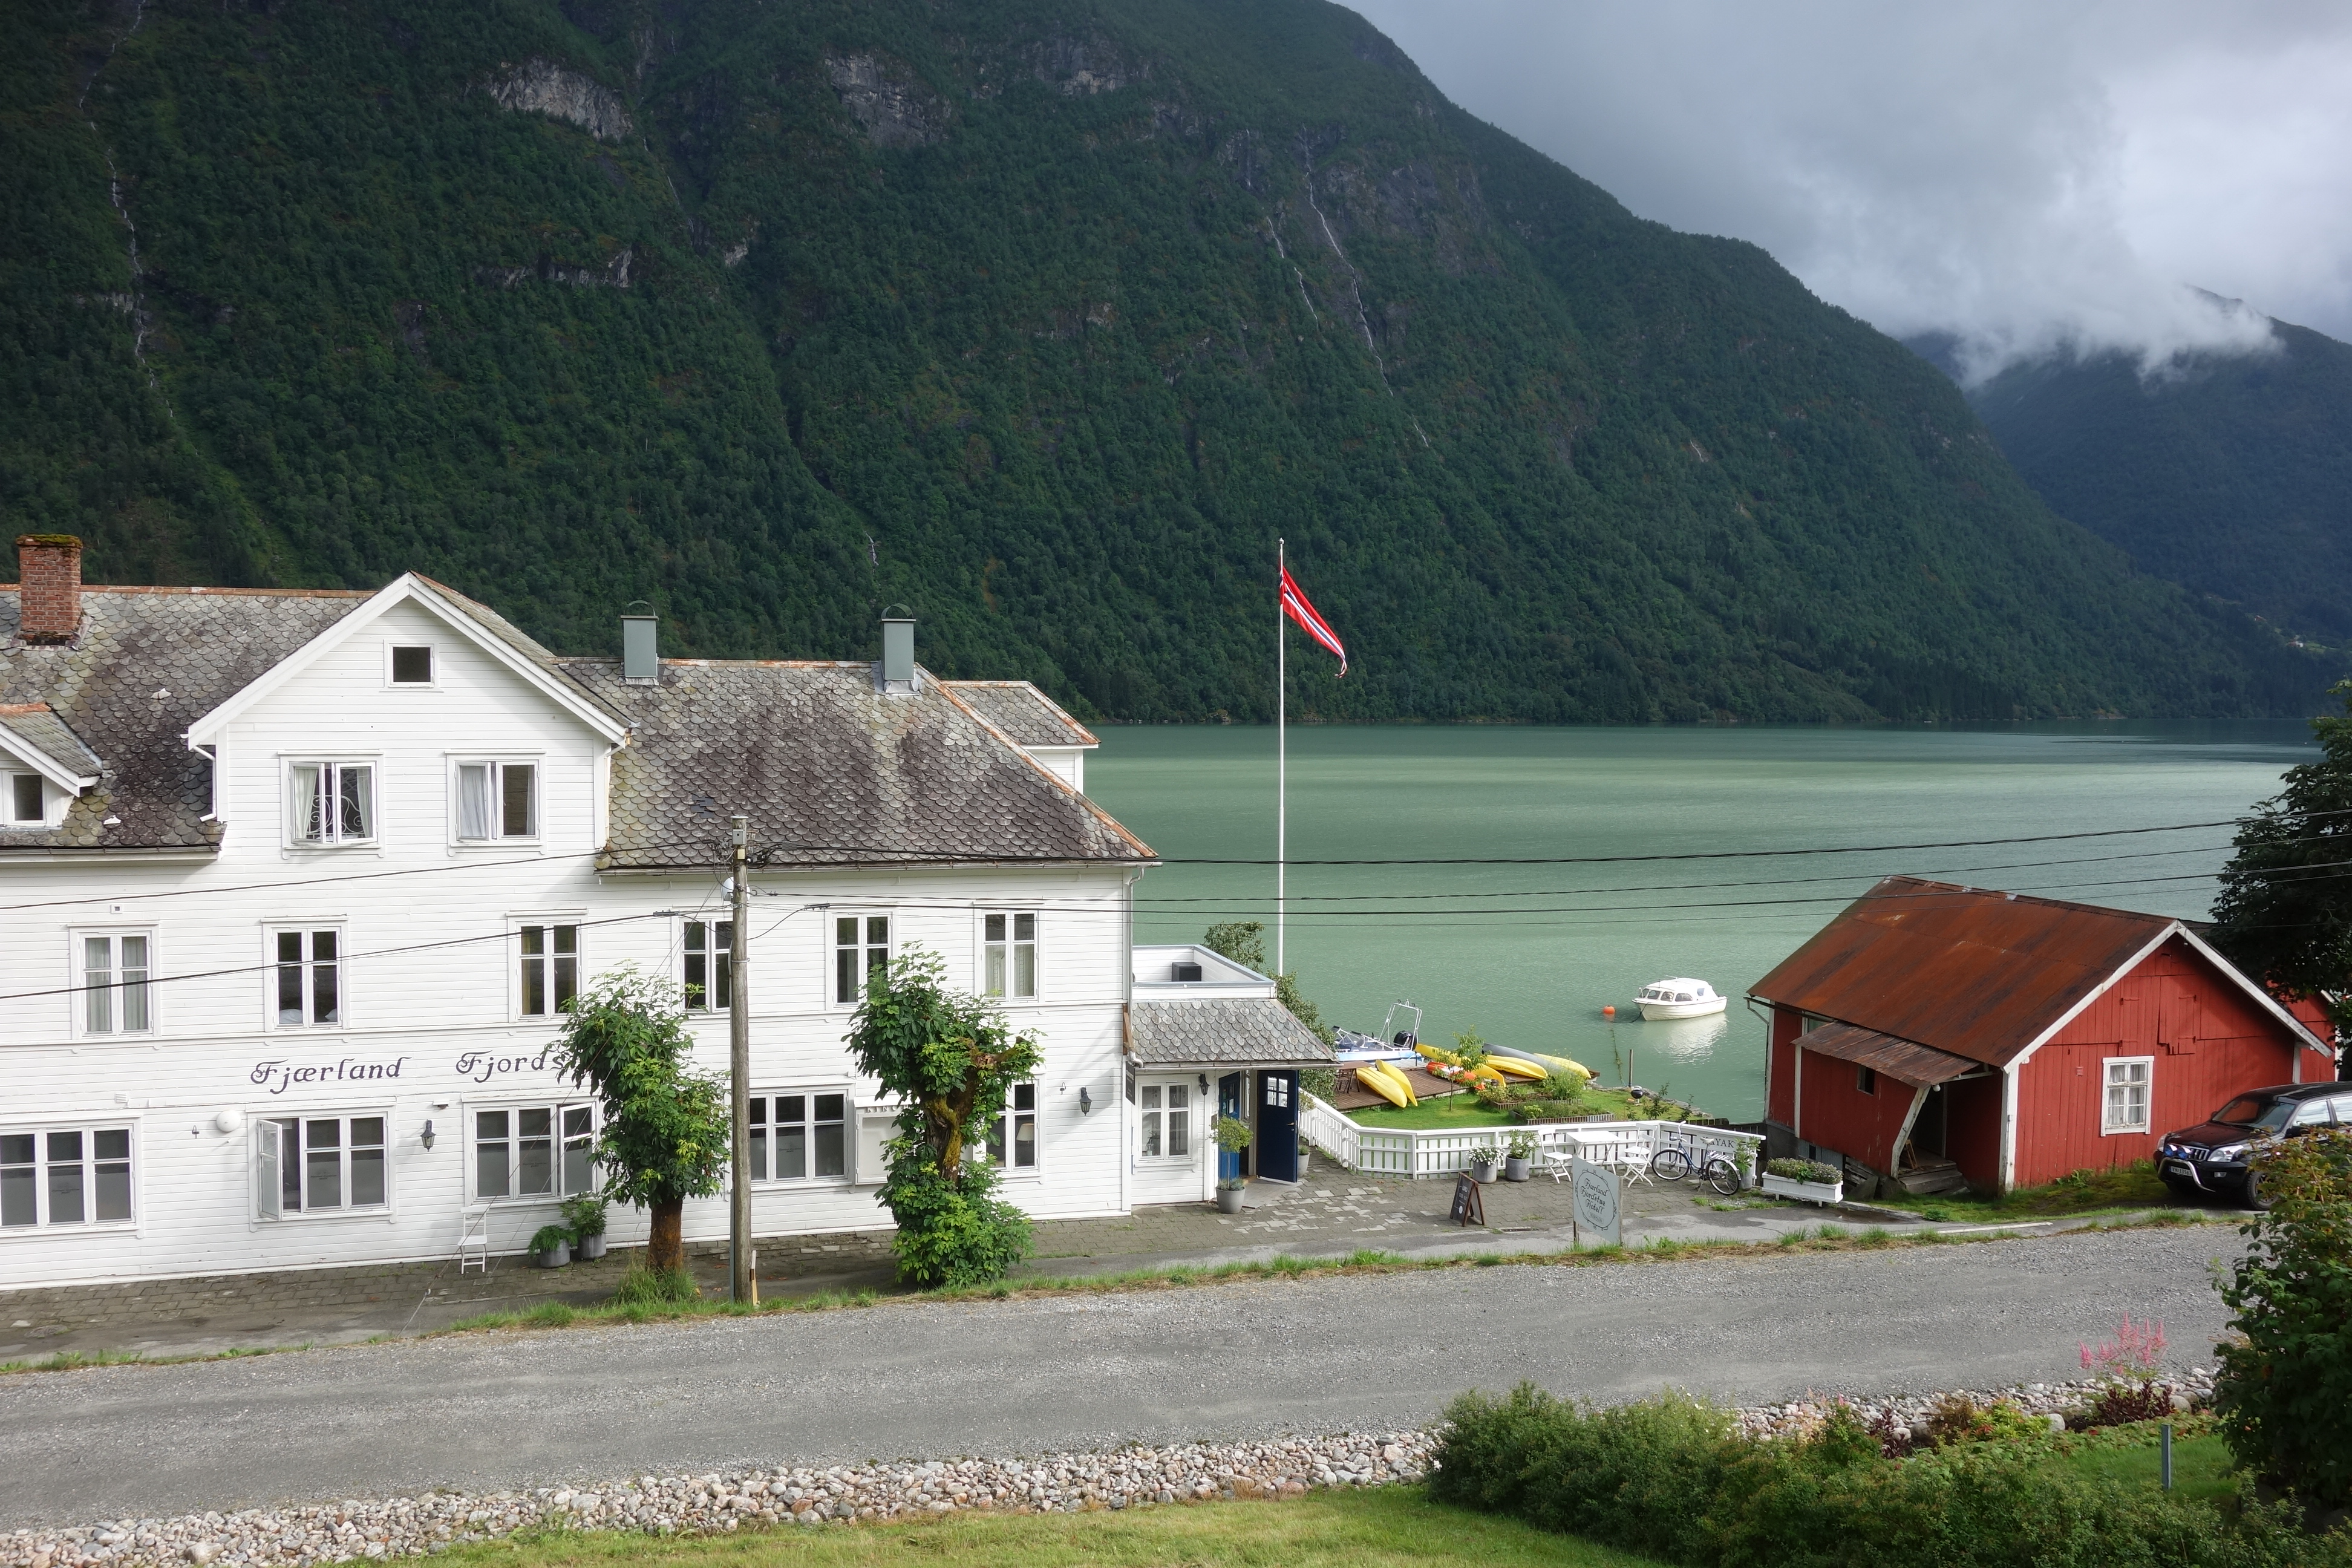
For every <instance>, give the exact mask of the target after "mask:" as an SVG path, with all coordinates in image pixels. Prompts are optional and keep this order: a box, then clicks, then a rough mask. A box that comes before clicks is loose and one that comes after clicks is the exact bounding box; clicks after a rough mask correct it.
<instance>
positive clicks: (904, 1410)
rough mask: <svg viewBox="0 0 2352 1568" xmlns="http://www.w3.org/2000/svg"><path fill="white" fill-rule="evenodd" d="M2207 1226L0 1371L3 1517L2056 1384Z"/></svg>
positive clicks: (2167, 1298)
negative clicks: (1527, 1391)
mask: <svg viewBox="0 0 2352 1568" xmlns="http://www.w3.org/2000/svg"><path fill="white" fill-rule="evenodd" d="M2239 1245H2240V1244H2239V1239H2238V1237H2237V1236H2236V1235H2235V1234H2234V1233H2233V1232H2231V1231H2230V1230H2227V1229H2224V1228H2222V1227H2221V1226H2198V1227H2195V1228H2192V1229H2185V1230H2140V1231H2126V1232H2117V1233H2082V1232H2076V1233H2070V1234H2066V1235H2061V1236H2056V1237H2042V1238H2036V1239H2030V1240H2011V1241H2001V1242H1994V1243H1987V1244H1981V1245H1969V1246H1953V1247H1937V1248H1927V1247H1916V1248H1912V1247H1906V1248H1900V1249H1895V1250H1889V1251H1885V1252H1844V1253H1797V1254H1771V1255H1768V1256H1744V1257H1739V1258H1719V1259H1708V1260H1705V1261H1686V1262H1678V1263H1672V1264H1662V1265H1654V1266H1636V1265H1622V1266H1610V1267H1599V1268H1572V1269H1571V1268H1540V1267H1517V1266H1507V1267H1499V1268H1465V1269H1447V1270H1443V1271H1436V1272H1427V1273H1401V1274H1389V1275H1370V1276H1360V1277H1354V1278H1334V1277H1328V1276H1327V1277H1323V1278H1310V1279H1303V1280H1263V1281H1252V1282H1247V1283H1241V1284H1234V1285H1222V1286H1213V1287H1202V1288H1194V1289H1179V1290H1164V1291H1136V1292H1122V1293H1107V1294H1102V1295H1087V1296H1070V1297H1060V1298H1048V1299H1040V1300H1025V1301H1024V1300H1013V1301H1003V1302H987V1303H981V1304H973V1305H963V1306H944V1305H937V1304H916V1303H907V1302H898V1303H886V1304H884V1305H880V1306H877V1307H874V1308H871V1309H868V1310H843V1311H832V1312H822V1313H807V1314H795V1315H790V1316H780V1317H774V1318H763V1319H749V1320H742V1319H721V1320H717V1321H698V1322H693V1323H685V1324H667V1325H649V1326H646V1327H639V1328H630V1327H625V1326H622V1327H614V1328H599V1329H589V1330H581V1329H574V1330H568V1331H546V1332H534V1333H499V1334H472V1335H460V1336H452V1337H449V1338H445V1339H436V1340H422V1341H405V1342H392V1343H384V1344H375V1345H360V1346H352V1347H348V1348H341V1349H334V1350H320V1351H311V1352H296V1353H291V1354H286V1355H275V1356H266V1357H259V1358H255V1359H249V1360H238V1361H220V1362H204V1363H190V1364H186V1365H181V1366H162V1367H139V1366H119V1367H101V1368H92V1369H89V1370H86V1371H79V1372H68V1373H30V1374H24V1375H18V1376H14V1377H6V1378H0V1528H5V1529H14V1528H19V1527H22V1526H26V1525H31V1524H37V1523H59V1522H68V1521H73V1522H79V1521H88V1520H92V1519H102V1518H112V1517H116V1516H121V1515H144V1516H151V1517H152V1516H163V1515H170V1514H175V1513H181V1512H187V1511H192V1510H203V1509H222V1510H227V1509H234V1508H246V1507H252V1506H255V1505H257V1504H263V1503H272V1502H278V1501H284V1500H322V1499H334V1498H342V1497H366V1496H377V1495H382V1494H384V1493H387V1492H403V1493H413V1492H418V1491H423V1490H426V1489H431V1488H433V1487H436V1486H445V1485H446V1486H453V1487H460V1488H464V1489H468V1490H474V1491H480V1490H484V1489H496V1488H502V1487H517V1486H537V1485H547V1484H551V1483H553V1482H556V1481H579V1480H595V1479H616V1478H619V1477H624V1476H629V1475H635V1474H642V1473H645V1472H646V1471H650V1470H659V1471H663V1472H665V1473H676V1472H677V1471H679V1470H681V1469H685V1470H696V1469H705V1468H721V1467H725V1466H729V1465H733V1464H738V1463H758V1464H774V1463H777V1462H793V1463H801V1462H811V1461H813V1462H815V1463H818V1464H834V1463H844V1462H852V1461H857V1460H864V1459H869V1458H901V1457H912V1458H943V1457H952V1456H959V1455H990V1456H1011V1455H1019V1454H1028V1453H1035V1452H1038V1451H1041V1450H1045V1449H1055V1448H1078V1447H1098V1446H1109V1445H1114V1444H1118V1443H1121V1442H1127V1441H1145V1442H1154V1443H1164V1442H1170V1441H1175V1440H1180V1439H1183V1438H1190V1437H1203V1438H1226V1439H1230V1438H1242V1437H1255V1436H1271V1435H1275V1434H1279V1433H1285V1432H1306V1433H1317V1432H1330V1431H1339V1430H1357V1431H1370V1430H1381V1429H1389V1428H1395V1427H1403V1426H1419V1425H1422V1424H1424V1423H1426V1422H1428V1421H1430V1420H1432V1419H1433V1418H1434V1417H1435V1416H1436V1415H1437V1414H1438V1412H1439V1411H1440V1410H1441V1409H1442V1408H1443V1407H1444V1404H1445V1402H1446V1401H1447V1400H1448V1399H1449V1398H1451V1397H1452V1396H1453V1395H1454V1394H1457V1393H1460V1392H1461V1391H1462V1390H1464V1389H1465V1388H1473V1387H1484V1388H1494V1389H1499V1388H1504V1387H1507V1386H1508V1385H1510V1384H1514V1383H1517V1382H1518V1381H1519V1380H1521V1379H1528V1380H1532V1381H1534V1382H1536V1383H1538V1384H1542V1385H1543V1386H1545V1387H1548V1388H1550V1389H1552V1390H1554V1391H1555V1392H1559V1393H1573V1394H1585V1395H1589V1396H1591V1397H1592V1398H1594V1399H1598V1400H1604V1401H1608V1400H1619V1399H1629V1398H1637V1397H1639V1396H1641V1395H1643V1394H1649V1393H1652V1392H1654V1390H1656V1389H1657V1388H1658V1387H1659V1386H1660V1385H1661V1384H1676V1385H1679V1386H1681V1387H1684V1388H1687V1389H1690V1390H1691V1391H1693V1392H1695V1393H1700V1394H1709V1395H1713V1396H1716V1397H1717V1398H1721V1399H1724V1400H1727V1401H1733V1402H1738V1403H1741V1404H1756V1403H1759V1402H1763V1401H1768V1400H1778V1399H1783V1398H1787V1397H1790V1396H1792V1395H1795V1394H1801V1393H1803V1392H1805V1391H1806V1390H1808V1389H1811V1390H1817V1391H1820V1392H1823V1393H1834V1392H1851V1393H1856V1394H1878V1393H1886V1394H1893V1393H1901V1392H1906V1391H1920V1390H1926V1389H1932V1388H1938V1387H1950V1386H1955V1385H1966V1386H1973V1387H1986V1386H1990V1385H1997V1384H2010V1383H2018V1382H2031V1381H2036V1380H2055V1379H2061V1378H2067V1377H2072V1376H2075V1375H2078V1374H2079V1368H2078V1366H2077V1363H2076V1355H2075V1344H2076V1342H2077V1341H2079V1340H2082V1339H2085V1338H2091V1337H2095V1336H2096V1335H2098V1334H2100V1333H2101V1332H2103V1331H2107V1330H2110V1329H2112V1328H2113V1326H2114V1324H2115V1322H2116V1319H2117V1318H2118V1317H2120V1316H2121V1315H2122V1314H2123V1313H2124V1312H2126V1310H2128V1311H2129V1312H2131V1313H2132V1315H2133V1316H2134V1317H2136V1318H2137V1317H2139V1316H2141V1315H2143V1314H2153V1315H2155V1316H2157V1317H2159V1318H2161V1319H2162V1320H2164V1322H2165V1325H2166V1328H2167V1330H2168V1332H2169V1334H2170V1335H2171V1340H2172V1345H2173V1350H2174V1355H2175V1357H2176V1359H2178V1360H2179V1361H2180V1362H2182V1363H2184V1364H2188V1363H2197V1362H2199V1361H2200V1360H2204V1359H2207V1358H2208V1357H2209V1356H2210V1344H2211V1342H2212V1340H2213V1338H2214V1337H2215V1335H2216V1334H2218V1333H2219V1331H2221V1327H2222V1324H2223V1321H2224V1317H2225V1314H2224V1312H2223V1310H2222V1309H2221V1303H2220V1301H2219V1300H2218V1299H2217V1298H2216V1297H2215V1295H2214V1292H2213V1289H2212V1287H2211V1284H2210V1276H2209V1273H2208V1264H2209V1263H2210V1260H2211V1259H2213V1258H2216V1257H2234V1256H2235V1255H2236V1252H2237V1250H2238V1247H2239Z"/></svg>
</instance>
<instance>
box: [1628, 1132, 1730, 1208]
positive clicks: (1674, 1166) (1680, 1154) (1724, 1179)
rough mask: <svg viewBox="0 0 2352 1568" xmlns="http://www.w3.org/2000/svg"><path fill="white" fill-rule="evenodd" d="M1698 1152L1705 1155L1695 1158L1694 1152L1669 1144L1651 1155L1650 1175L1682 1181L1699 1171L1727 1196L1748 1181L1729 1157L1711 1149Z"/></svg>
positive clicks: (1665, 1179) (1699, 1174) (1707, 1182)
mask: <svg viewBox="0 0 2352 1568" xmlns="http://www.w3.org/2000/svg"><path fill="white" fill-rule="evenodd" d="M1700 1154H1701V1155H1702V1156H1703V1158H1701V1159H1699V1160H1696V1161H1694V1160H1693V1159H1692V1158H1691V1151H1689V1150H1688V1149H1684V1148H1681V1147H1678V1146H1676V1145H1675V1144H1671V1143H1670V1144H1668V1145H1667V1146H1666V1147H1664V1148H1663V1149H1661V1150H1659V1151H1658V1152H1656V1153H1654V1154H1653V1155H1651V1156H1650V1174H1652V1175H1654V1176H1655V1177H1657V1178H1658V1179H1659V1180H1660V1181H1662V1182H1679V1181H1681V1180H1682V1179H1683V1178H1684V1177H1685V1176H1688V1175H1692V1174H1696V1176H1697V1177H1698V1179H1699V1180H1700V1181H1702V1182H1705V1183H1706V1184H1707V1185H1708V1186H1710V1187H1713V1188H1714V1189H1715V1190H1716V1191H1717V1192H1718V1193H1720V1194H1723V1195H1724V1196H1725V1197H1732V1196H1734V1195H1736V1194H1738V1191H1739V1189H1740V1188H1741V1187H1742V1186H1744V1185H1746V1182H1745V1180H1744V1178H1742V1177H1741V1175H1740V1173H1739V1167H1738V1165H1736V1164H1734V1163H1732V1162H1731V1158H1730V1156H1728V1155H1727V1154H1723V1153H1719V1152H1717V1151H1715V1150H1712V1149H1706V1150H1701V1151H1700Z"/></svg>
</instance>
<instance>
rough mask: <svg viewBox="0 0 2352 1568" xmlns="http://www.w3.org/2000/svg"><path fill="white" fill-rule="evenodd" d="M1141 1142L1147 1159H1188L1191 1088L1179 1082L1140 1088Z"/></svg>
mask: <svg viewBox="0 0 2352 1568" xmlns="http://www.w3.org/2000/svg"><path fill="white" fill-rule="evenodd" d="M1139 1110H1140V1112H1141V1119H1140V1128H1141V1142H1140V1143H1139V1145H1138V1149H1139V1152H1140V1153H1141V1155H1142V1157H1143V1158H1144V1159H1147V1160H1182V1161H1184V1162H1186V1163H1191V1161H1192V1085H1191V1084H1189V1083H1185V1082H1182V1081H1181V1080H1179V1081H1175V1082H1170V1083H1147V1084H1145V1085H1144V1086H1143V1103H1142V1105H1141V1106H1140V1107H1139Z"/></svg>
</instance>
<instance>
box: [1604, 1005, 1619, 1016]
mask: <svg viewBox="0 0 2352 1568" xmlns="http://www.w3.org/2000/svg"><path fill="white" fill-rule="evenodd" d="M1601 1016H1602V1017H1604V1018H1613V1017H1615V1016H1617V1006H1616V1004H1615V1003H1613V1002H1612V1003H1611V1004H1610V1005H1608V1006H1605V1007H1603V1008H1601Z"/></svg>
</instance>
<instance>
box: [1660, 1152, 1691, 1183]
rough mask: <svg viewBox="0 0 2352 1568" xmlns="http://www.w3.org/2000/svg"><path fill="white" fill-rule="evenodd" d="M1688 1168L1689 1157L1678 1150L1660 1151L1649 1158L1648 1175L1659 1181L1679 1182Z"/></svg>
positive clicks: (1689, 1163)
mask: <svg viewBox="0 0 2352 1568" xmlns="http://www.w3.org/2000/svg"><path fill="white" fill-rule="evenodd" d="M1690 1168H1691V1161H1690V1156H1689V1155H1688V1154H1685V1152H1682V1151H1681V1150H1680V1149H1661V1150H1659V1151H1658V1152H1656V1153H1654V1154H1653V1155H1651V1156H1650V1174H1652V1175H1654V1176H1655V1177H1657V1178H1658V1179H1659V1180H1661V1181H1667V1182H1679V1181H1681V1180H1682V1179H1683V1178H1684V1177H1685V1176H1687V1175H1689V1174H1690Z"/></svg>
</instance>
